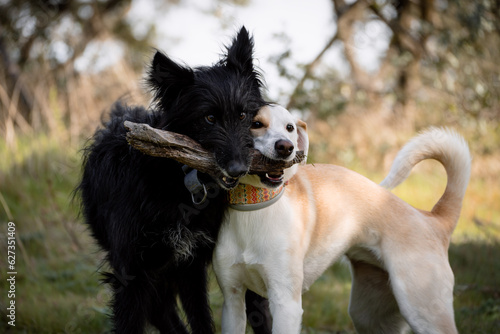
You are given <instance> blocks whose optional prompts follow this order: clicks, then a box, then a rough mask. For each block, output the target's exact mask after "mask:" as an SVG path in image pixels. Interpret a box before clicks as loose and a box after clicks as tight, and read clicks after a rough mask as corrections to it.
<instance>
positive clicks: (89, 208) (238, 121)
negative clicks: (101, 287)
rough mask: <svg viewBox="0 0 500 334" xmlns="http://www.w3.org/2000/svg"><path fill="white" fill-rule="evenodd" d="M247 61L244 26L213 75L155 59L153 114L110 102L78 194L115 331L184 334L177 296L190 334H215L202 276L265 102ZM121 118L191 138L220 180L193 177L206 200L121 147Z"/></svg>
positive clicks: (164, 165)
mask: <svg viewBox="0 0 500 334" xmlns="http://www.w3.org/2000/svg"><path fill="white" fill-rule="evenodd" d="M252 53H253V39H252V38H251V37H250V36H249V33H248V31H247V30H246V29H245V28H244V27H243V28H242V29H241V30H240V32H239V33H238V35H237V37H236V38H235V39H234V40H233V43H232V45H231V46H230V47H228V48H227V54H226V55H225V57H224V58H223V59H222V60H221V61H219V62H218V63H216V64H215V65H214V66H211V67H208V66H207V67H199V68H194V69H191V68H188V67H185V66H181V65H179V64H177V63H175V62H174V61H172V60H171V59H169V58H168V57H167V56H165V55H164V54H162V53H160V52H157V53H156V55H155V56H154V59H153V62H152V65H151V68H150V70H149V75H148V80H147V82H148V84H149V86H150V88H151V91H152V92H153V96H154V104H153V107H152V108H151V109H152V110H149V111H148V110H145V109H144V108H141V107H134V108H130V107H127V106H125V105H122V104H120V103H117V104H116V105H115V106H114V107H113V110H112V112H111V119H110V121H109V122H107V123H106V124H105V128H104V129H102V130H99V131H97V133H96V134H95V136H94V141H93V143H92V144H91V145H90V146H89V147H87V149H86V155H85V161H84V169H83V177H82V180H81V183H80V185H79V186H78V188H77V190H78V191H79V192H80V194H81V199H82V211H83V215H84V218H85V220H86V223H87V224H88V225H89V226H90V228H91V232H92V234H93V236H94V238H95V239H96V240H97V242H98V243H99V245H100V246H101V247H102V248H103V249H104V250H105V251H106V254H107V261H108V262H109V264H110V266H111V268H112V270H113V272H112V273H107V274H106V277H107V279H106V281H107V282H108V283H111V286H112V288H113V292H114V298H113V301H112V305H111V306H112V311H113V323H114V330H115V331H116V332H118V333H142V332H143V331H144V328H145V326H146V325H147V324H148V323H149V324H152V325H153V326H155V327H157V328H158V329H159V330H160V331H161V332H162V333H187V330H186V328H185V325H184V323H183V321H182V320H181V319H180V317H179V315H178V312H177V311H178V309H177V298H179V300H180V301H181V304H182V308H183V309H184V312H185V314H186V317H187V321H188V323H189V327H190V328H191V332H192V333H203V334H207V333H213V332H214V325H213V321H212V317H211V312H210V307H209V303H208V297H207V272H206V271H207V265H208V264H209V263H210V261H211V259H212V251H213V248H214V243H215V241H216V238H217V234H218V231H219V226H220V224H221V221H222V216H223V214H224V210H225V208H226V203H225V194H224V189H230V188H232V187H234V186H236V184H237V183H238V177H240V176H242V175H243V174H245V173H246V172H247V170H248V168H249V163H250V150H251V148H252V147H253V142H252V138H251V136H250V130H249V129H250V125H251V122H252V118H253V116H254V115H255V114H256V113H257V111H258V110H259V109H260V108H261V107H262V106H264V105H265V104H266V102H265V101H264V100H263V98H262V96H261V86H262V84H261V81H260V79H259V78H260V76H259V74H258V73H257V71H256V70H255V69H254V66H253V55H252ZM125 120H130V121H133V122H137V123H147V124H149V125H151V126H152V127H154V128H159V129H165V130H169V131H174V132H177V133H181V134H185V135H188V136H189V137H191V138H193V139H195V140H197V141H198V142H199V143H200V144H201V145H202V146H203V147H204V148H206V149H208V150H209V151H211V152H213V153H214V154H215V157H216V160H217V164H218V167H219V169H220V170H219V171H217V172H218V173H219V175H220V177H218V178H217V179H216V180H214V179H212V178H210V177H209V176H208V175H204V174H200V175H198V179H199V180H200V182H201V184H202V185H204V186H205V189H206V192H205V194H204V195H206V196H202V197H205V200H204V201H202V200H200V198H194V197H192V196H193V195H192V194H191V193H190V192H189V191H188V190H187V189H186V187H185V185H184V178H185V173H184V171H183V169H182V166H181V164H180V163H178V162H176V161H173V160H170V159H165V158H154V157H151V156H147V155H144V154H142V153H141V152H139V151H137V150H135V149H134V148H132V147H131V146H129V145H128V143H127V140H126V138H125V135H126V130H125V128H124V125H123V122H124V121H125ZM202 195H203V194H202ZM193 202H196V203H198V204H193ZM252 297H253V298H256V299H255V300H254V302H253V303H249V307H250V308H251V307H254V308H255V309H257V312H265V310H264V311H261V310H259V309H260V308H262V307H263V308H265V301H264V302H262V300H260V301H259V300H258V297H256V296H252ZM247 302H248V300H247ZM253 315H254V316H255V313H254V314H253ZM260 324H262V322H261V323H260ZM257 325H259V324H257ZM264 326H265V322H264ZM255 328H257V329H259V327H258V326H255ZM260 330H262V326H261V327H260ZM264 331H266V330H264Z"/></svg>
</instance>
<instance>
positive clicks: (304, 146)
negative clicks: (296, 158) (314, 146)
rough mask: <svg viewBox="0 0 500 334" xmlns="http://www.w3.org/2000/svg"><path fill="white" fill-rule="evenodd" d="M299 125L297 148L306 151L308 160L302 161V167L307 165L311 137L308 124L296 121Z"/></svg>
mask: <svg viewBox="0 0 500 334" xmlns="http://www.w3.org/2000/svg"><path fill="white" fill-rule="evenodd" d="M295 125H297V134H298V135H299V138H298V139H297V146H298V150H299V151H304V154H305V155H306V158H305V159H304V161H302V163H301V164H302V165H305V164H306V163H307V152H308V151H309V136H308V135H307V124H306V122H304V121H302V120H300V119H298V120H296V121H295Z"/></svg>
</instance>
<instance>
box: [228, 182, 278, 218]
mask: <svg viewBox="0 0 500 334" xmlns="http://www.w3.org/2000/svg"><path fill="white" fill-rule="evenodd" d="M286 184H287V183H285V184H282V185H281V186H280V187H279V188H276V189H268V188H257V187H254V186H251V185H249V184H241V183H240V184H238V185H237V186H236V188H234V189H232V190H230V191H229V192H228V200H229V207H230V208H232V209H234V210H237V211H255V210H260V209H263V208H267V207H268V206H270V205H271V204H273V203H275V202H277V201H278V200H279V199H280V197H281V196H282V195H283V194H284V193H285V186H286Z"/></svg>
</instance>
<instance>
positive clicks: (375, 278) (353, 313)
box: [349, 260, 408, 334]
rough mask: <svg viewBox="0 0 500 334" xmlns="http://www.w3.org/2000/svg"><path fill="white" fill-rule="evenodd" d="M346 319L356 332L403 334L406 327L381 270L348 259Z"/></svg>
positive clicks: (387, 276)
mask: <svg viewBox="0 0 500 334" xmlns="http://www.w3.org/2000/svg"><path fill="white" fill-rule="evenodd" d="M350 262H351V276H352V289H351V299H350V301H349V316H350V317H351V319H352V321H353V323H354V327H355V328H356V331H357V332H358V333H373V334H375V333H384V334H385V333H387V334H392V333H394V334H396V333H398V334H399V333H404V332H405V331H406V330H407V329H408V325H407V324H406V321H405V320H404V318H403V316H402V315H401V313H400V312H399V307H398V304H397V302H396V299H395V298H394V295H393V293H392V289H391V286H390V282H389V275H388V273H387V272H386V271H385V270H382V269H380V268H378V267H375V266H373V265H371V264H367V263H365V262H361V261H355V260H351V261H350Z"/></svg>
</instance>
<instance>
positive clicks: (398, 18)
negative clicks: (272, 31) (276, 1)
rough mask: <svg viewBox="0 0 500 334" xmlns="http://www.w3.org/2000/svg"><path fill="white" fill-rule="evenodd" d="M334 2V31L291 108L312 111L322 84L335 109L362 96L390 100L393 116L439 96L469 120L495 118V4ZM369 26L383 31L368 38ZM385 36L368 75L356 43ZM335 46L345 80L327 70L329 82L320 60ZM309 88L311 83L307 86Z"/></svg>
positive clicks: (498, 40)
mask: <svg viewBox="0 0 500 334" xmlns="http://www.w3.org/2000/svg"><path fill="white" fill-rule="evenodd" d="M332 1H333V9H334V13H333V14H334V19H335V20H336V22H337V28H336V32H335V33H334V34H333V35H332V38H331V39H330V40H329V41H327V43H326V45H325V47H324V48H323V49H322V50H320V52H319V53H318V56H317V57H316V58H315V59H314V60H313V61H312V62H310V63H309V64H306V65H305V66H304V71H303V73H304V74H303V76H302V77H301V78H295V79H296V81H297V85H296V87H295V90H294V92H293V94H292V95H291V97H290V100H289V103H288V108H289V109H293V108H296V109H306V108H310V104H311V101H310V98H311V96H319V95H318V94H319V91H318V88H319V87H321V86H322V85H323V84H326V85H328V87H329V90H330V92H331V93H330V95H331V96H330V99H331V101H335V100H338V102H339V103H340V104H338V103H337V105H339V106H347V105H348V103H346V102H360V101H361V102H365V101H366V97H367V96H368V97H369V101H370V102H371V103H372V104H376V103H377V101H378V102H380V101H381V100H382V99H384V98H387V97H390V99H391V100H392V101H394V102H393V110H394V111H395V112H396V114H399V115H400V116H405V115H406V114H408V112H409V110H410V109H411V110H413V109H412V108H411V107H413V106H414V104H415V103H416V101H419V100H421V99H425V98H436V97H437V96H439V99H441V100H442V101H448V103H449V105H450V107H451V108H455V109H456V108H459V109H461V110H464V111H465V112H466V113H468V114H469V115H473V116H474V117H481V118H483V117H486V118H488V119H493V118H495V119H498V118H499V116H500V103H499V98H498V96H500V66H499V65H498V59H499V57H500V28H499V27H500V3H499V2H498V1H495V0H479V1H471V0H441V1H438V0H411V1H410V0H356V1H347V0H332ZM374 26H375V27H376V26H378V27H380V26H382V27H383V29H380V28H379V29H377V30H378V32H379V35H377V36H374V33H372V32H370V29H373V27H374ZM384 31H387V33H385V34H387V35H388V37H389V38H388V45H387V46H386V51H385V52H383V53H381V55H380V63H379V66H378V69H377V70H376V71H368V70H367V69H366V68H364V67H363V66H362V65H361V62H360V60H359V56H360V55H361V54H362V53H363V52H367V50H366V49H363V48H362V47H361V46H360V40H363V39H376V38H380V37H381V36H380V34H381V33H384ZM336 46H337V47H340V48H341V49H342V50H343V52H342V54H343V57H344V59H345V61H346V63H347V64H349V67H350V74H349V76H348V77H347V78H342V77H341V76H340V75H337V76H335V75H333V76H332V73H331V71H322V72H324V73H326V75H323V74H322V73H319V71H315V68H317V67H318V65H319V64H320V63H321V59H322V57H323V56H324V54H325V53H326V52H327V51H328V50H329V49H332V47H336ZM287 56H289V55H288V54H286V53H284V54H283V57H287ZM279 65H280V64H279V63H278V66H279ZM282 72H283V73H286V70H285V69H282ZM326 78H329V79H328V80H326ZM325 80H326V81H325ZM307 81H313V82H314V81H315V82H316V83H315V84H309V85H306V82H307ZM346 84H347V85H348V86H346ZM339 92H341V94H338V93H339ZM429 92H431V93H429ZM320 95H321V94H320ZM346 99H347V100H348V101H346ZM319 109H321V108H319ZM334 110H337V111H336V112H338V109H334Z"/></svg>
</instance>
